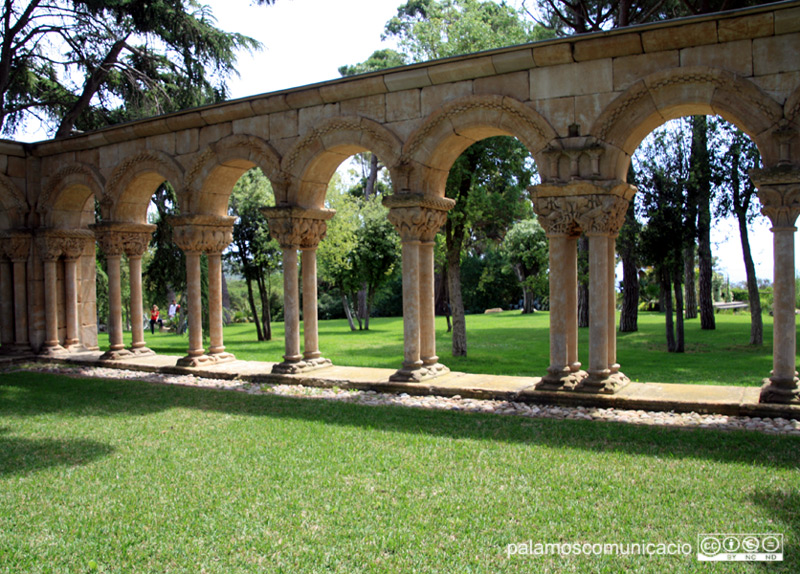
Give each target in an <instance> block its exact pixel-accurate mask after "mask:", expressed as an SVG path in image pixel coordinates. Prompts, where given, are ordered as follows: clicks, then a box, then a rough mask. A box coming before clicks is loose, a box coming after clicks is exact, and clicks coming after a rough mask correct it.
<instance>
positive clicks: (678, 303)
mask: <svg viewBox="0 0 800 574" xmlns="http://www.w3.org/2000/svg"><path fill="white" fill-rule="evenodd" d="M681 272H682V269H681V266H680V265H675V269H674V270H673V275H672V277H673V279H672V285H673V286H674V288H675V352H676V353H683V352H684V349H685V345H684V333H683V289H682V288H681Z"/></svg>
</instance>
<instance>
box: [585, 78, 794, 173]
mask: <svg viewBox="0 0 800 574" xmlns="http://www.w3.org/2000/svg"><path fill="white" fill-rule="evenodd" d="M690 115H719V116H721V117H722V118H724V119H725V120H727V121H729V122H731V123H732V124H734V125H736V126H737V127H738V128H739V129H741V130H742V131H743V132H745V133H746V134H747V135H748V136H749V137H750V138H751V139H752V140H753V141H754V142H755V144H756V145H757V146H758V148H759V151H760V152H761V155H762V160H763V161H764V163H765V164H766V165H770V164H771V163H772V162H777V161H778V159H779V158H778V154H779V149H778V146H777V142H776V141H775V138H773V137H770V134H771V132H772V131H773V130H774V129H775V128H776V127H778V125H779V124H780V122H781V119H782V117H783V108H782V106H781V105H780V104H778V102H776V101H775V100H774V99H772V98H771V97H770V96H768V95H767V94H766V93H764V92H763V91H762V90H761V89H760V88H759V87H758V86H756V85H755V84H753V83H752V82H750V81H749V80H746V79H744V78H741V77H739V76H736V75H735V74H732V73H731V72H728V71H727V70H722V69H718V68H708V67H699V66H698V67H690V68H674V69H669V70H662V71H660V72H657V73H654V74H651V75H649V76H647V77H645V78H643V79H642V80H640V81H638V82H637V83H635V84H634V85H632V86H631V87H630V88H628V89H627V90H626V91H625V92H624V93H623V94H621V95H620V96H619V97H617V98H616V99H614V100H613V101H612V102H611V104H609V105H608V107H607V108H606V109H605V110H604V111H603V112H602V113H601V114H600V116H599V117H598V119H597V120H596V122H595V124H594V125H593V126H592V128H591V130H590V134H591V135H592V136H594V137H596V138H597V139H598V140H600V141H602V142H604V143H605V144H606V146H607V152H610V153H606V154H605V155H604V157H603V161H602V165H601V171H602V172H603V174H604V175H605V176H607V177H609V178H611V179H621V180H622V181H625V180H626V179H627V172H628V166H629V164H630V158H631V156H632V154H633V152H634V151H635V150H636V148H637V147H638V146H639V144H640V143H641V142H642V140H644V138H645V137H647V135H648V134H649V133H650V132H652V131H653V130H654V129H656V128H657V127H659V126H660V125H662V124H664V123H666V122H667V121H669V120H672V119H676V118H679V117H683V116H690Z"/></svg>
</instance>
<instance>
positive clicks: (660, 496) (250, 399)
mask: <svg viewBox="0 0 800 574" xmlns="http://www.w3.org/2000/svg"><path fill="white" fill-rule="evenodd" d="M517 320H518V319H517ZM526 320H527V318H526ZM539 320H540V319H539V318H533V321H532V322H533V323H535V322H536V321H539ZM485 321H486V323H487V324H494V325H497V326H498V330H501V331H505V330H507V327H508V326H509V325H514V324H515V319H514V318H508V319H507V318H505V317H502V318H497V319H488V318H487V319H485ZM478 322H479V321H475V323H478ZM386 325H391V322H390V321H386V322H383V321H379V322H377V324H376V327H377V329H378V331H380V330H381V329H383V328H386ZM323 329H324V330H327V329H328V325H327V324H326V325H325V326H324V327H323ZM518 332H523V331H522V329H519V330H518ZM537 335H538V332H537ZM381 337H387V335H386V332H383V334H382V335H381ZM512 337H513V335H512ZM232 338H234V337H232ZM342 338H343V339H344V338H346V337H344V336H343V337H342ZM161 339H162V338H155V339H154V341H160V340H161ZM365 339H366V336H364V335H360V334H359V335H355V336H353V337H352V338H351V341H363V340H365ZM477 339H479V337H478V335H477V334H473V341H475V342H476V343H477ZM339 346H340V347H341V348H342V349H345V348H346V346H347V345H346V343H345V342H341V343H340V345H339ZM338 352H342V353H343V352H344V351H343V350H342V351H338ZM359 355H360V353H359V352H352V355H351V356H353V357H354V358H360V357H359ZM343 356H344V355H343ZM798 447H800V440H798V439H796V438H789V437H779V436H770V435H764V434H757V433H746V432H728V433H725V432H720V431H713V430H681V429H673V428H655V427H636V426H628V425H620V424H614V423H601V422H590V421H569V420H548V419H527V418H522V417H508V416H505V417H504V416H491V415H477V414H466V413H458V412H442V411H424V410H417V409H404V408H399V407H366V406H359V405H353V404H342V403H335V402H327V401H312V400H303V399H296V398H288V397H279V396H269V395H264V396H258V395H256V396H253V395H246V394H243V393H233V392H221V391H213V390H204V389H190V388H181V387H172V386H159V385H153V384H148V383H142V382H137V381H104V380H78V379H68V378H64V377H58V376H54V375H43V374H36V375H31V374H29V373H11V374H4V375H0V572H3V573H14V574H17V573H39V572H58V573H66V572H70V573H84V572H93V571H100V572H120V573H155V572H159V573H177V572H180V573H187V574H188V573H192V574H198V573H201V572H204V573H208V574H211V573H220V574H233V573H251V572H252V573H266V572H284V573H287V574H289V573H291V574H295V573H310V572H319V573H322V572H325V573H347V574H353V573H361V572H376V573H377V572H380V573H384V572H385V573H392V574H394V573H406V572H419V573H448V574H449V573H462V572H472V573H487V574H488V573H502V572H520V573H538V572H542V573H543V572H579V573H585V572H608V573H618V572H633V573H662V572H675V573H684V572H703V573H705V572H715V573H716V572H770V573H771V572H786V573H789V572H792V573H793V572H798V571H800V472H798V465H800V456H798ZM706 532H734V533H750V532H757V533H762V532H774V533H778V534H783V535H784V537H785V548H786V560H785V562H783V563H780V564H769V565H766V566H764V565H760V564H755V563H723V564H715V565H713V566H712V565H708V564H701V563H699V562H698V561H697V560H696V557H695V555H694V552H696V549H697V536H698V535H699V534H701V533H706ZM529 540H530V541H532V542H533V543H622V544H627V543H643V544H647V543H653V544H660V543H686V544H691V546H692V554H690V555H689V556H592V557H586V556H577V557H576V556H539V557H535V556H512V557H506V548H507V545H508V544H515V543H521V542H527V541H529Z"/></svg>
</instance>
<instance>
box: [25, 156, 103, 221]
mask: <svg viewBox="0 0 800 574" xmlns="http://www.w3.org/2000/svg"><path fill="white" fill-rule="evenodd" d="M103 184H104V179H103V176H102V175H100V173H98V172H97V171H96V170H95V169H94V168H93V167H91V166H89V165H87V164H84V163H74V164H71V165H67V166H65V167H63V168H61V169H60V170H59V171H57V172H56V173H55V174H54V175H53V176H51V177H49V178H48V179H47V184H46V185H45V186H44V187H43V190H42V194H41V195H40V196H39V201H38V203H37V208H36V211H37V212H38V213H39V215H40V217H41V219H42V222H43V224H44V226H45V227H54V228H61V229H80V228H86V227H87V226H88V225H89V224H91V223H94V219H95V217H94V205H93V204H91V205H88V204H89V202H90V200H91V199H92V198H95V199H98V200H100V201H101V202H102V198H103Z"/></svg>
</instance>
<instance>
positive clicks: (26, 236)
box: [0, 229, 31, 262]
mask: <svg viewBox="0 0 800 574" xmlns="http://www.w3.org/2000/svg"><path fill="white" fill-rule="evenodd" d="M0 247H2V253H3V254H4V255H5V256H6V257H8V258H9V259H10V260H11V261H17V262H20V261H27V260H28V256H29V255H30V252H31V234H30V232H29V231H27V230H24V229H22V230H14V231H9V232H7V233H4V234H3V235H2V236H0Z"/></svg>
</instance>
